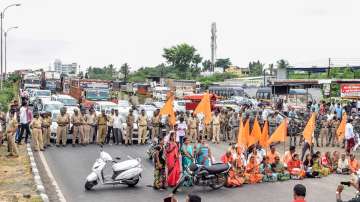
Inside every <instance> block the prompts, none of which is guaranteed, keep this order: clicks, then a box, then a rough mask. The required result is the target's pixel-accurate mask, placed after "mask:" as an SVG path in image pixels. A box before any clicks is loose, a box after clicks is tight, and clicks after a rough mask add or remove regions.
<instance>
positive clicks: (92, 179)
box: [85, 149, 143, 190]
mask: <svg viewBox="0 0 360 202" xmlns="http://www.w3.org/2000/svg"><path fill="white" fill-rule="evenodd" d="M128 158H129V160H126V161H123V162H117V161H114V160H113V159H112V157H111V156H110V154H108V153H106V152H105V151H103V150H102V149H101V151H100V158H98V159H96V161H95V163H94V165H93V167H92V173H90V174H89V175H88V176H87V177H86V183H85V189H86V190H90V189H91V188H93V187H94V186H95V185H97V184H98V183H99V182H100V183H101V184H105V185H116V184H126V185H128V186H130V187H133V186H135V185H136V184H137V183H138V182H139V180H140V177H141V172H142V171H143V169H142V167H141V160H140V158H137V159H133V158H131V157H129V156H128ZM116 159H117V160H120V158H119V157H117V158H116ZM108 163H111V164H112V170H113V174H112V176H104V168H105V167H106V165H107V164H108Z"/></svg>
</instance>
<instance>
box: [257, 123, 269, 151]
mask: <svg viewBox="0 0 360 202" xmlns="http://www.w3.org/2000/svg"><path fill="white" fill-rule="evenodd" d="M268 139H269V123H268V121H267V120H266V121H265V123H264V127H263V129H262V133H261V136H260V138H259V144H260V146H261V147H262V148H267V147H268V144H267V141H268Z"/></svg>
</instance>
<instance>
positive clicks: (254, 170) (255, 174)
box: [245, 156, 263, 184]
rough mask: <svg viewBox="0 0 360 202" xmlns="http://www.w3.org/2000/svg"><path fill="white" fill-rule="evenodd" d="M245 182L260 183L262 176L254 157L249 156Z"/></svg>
mask: <svg viewBox="0 0 360 202" xmlns="http://www.w3.org/2000/svg"><path fill="white" fill-rule="evenodd" d="M245 176H246V180H247V182H248V183H249V184H256V183H259V182H261V180H262V178H263V175H262V174H260V170H259V164H258V163H257V161H256V158H255V156H251V157H250V160H249V162H248V164H247V165H246V169H245Z"/></svg>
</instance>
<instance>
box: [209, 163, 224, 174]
mask: <svg viewBox="0 0 360 202" xmlns="http://www.w3.org/2000/svg"><path fill="white" fill-rule="evenodd" d="M204 169H205V170H206V171H208V172H209V173H210V174H217V173H221V172H224V171H226V170H228V169H229V165H228V164H224V163H218V164H214V165H211V166H204Z"/></svg>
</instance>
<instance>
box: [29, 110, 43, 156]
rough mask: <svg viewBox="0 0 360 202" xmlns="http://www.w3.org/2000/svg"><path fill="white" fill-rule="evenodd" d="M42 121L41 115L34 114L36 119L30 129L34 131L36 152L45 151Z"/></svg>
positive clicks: (33, 137)
mask: <svg viewBox="0 0 360 202" xmlns="http://www.w3.org/2000/svg"><path fill="white" fill-rule="evenodd" d="M41 125H42V119H41V117H40V116H39V114H38V113H37V112H36V113H34V119H33V120H32V121H31V123H30V128H31V129H32V132H33V133H32V134H33V136H32V142H33V145H34V151H39V150H40V151H44V145H43V142H44V141H43V139H42V131H41Z"/></svg>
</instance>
